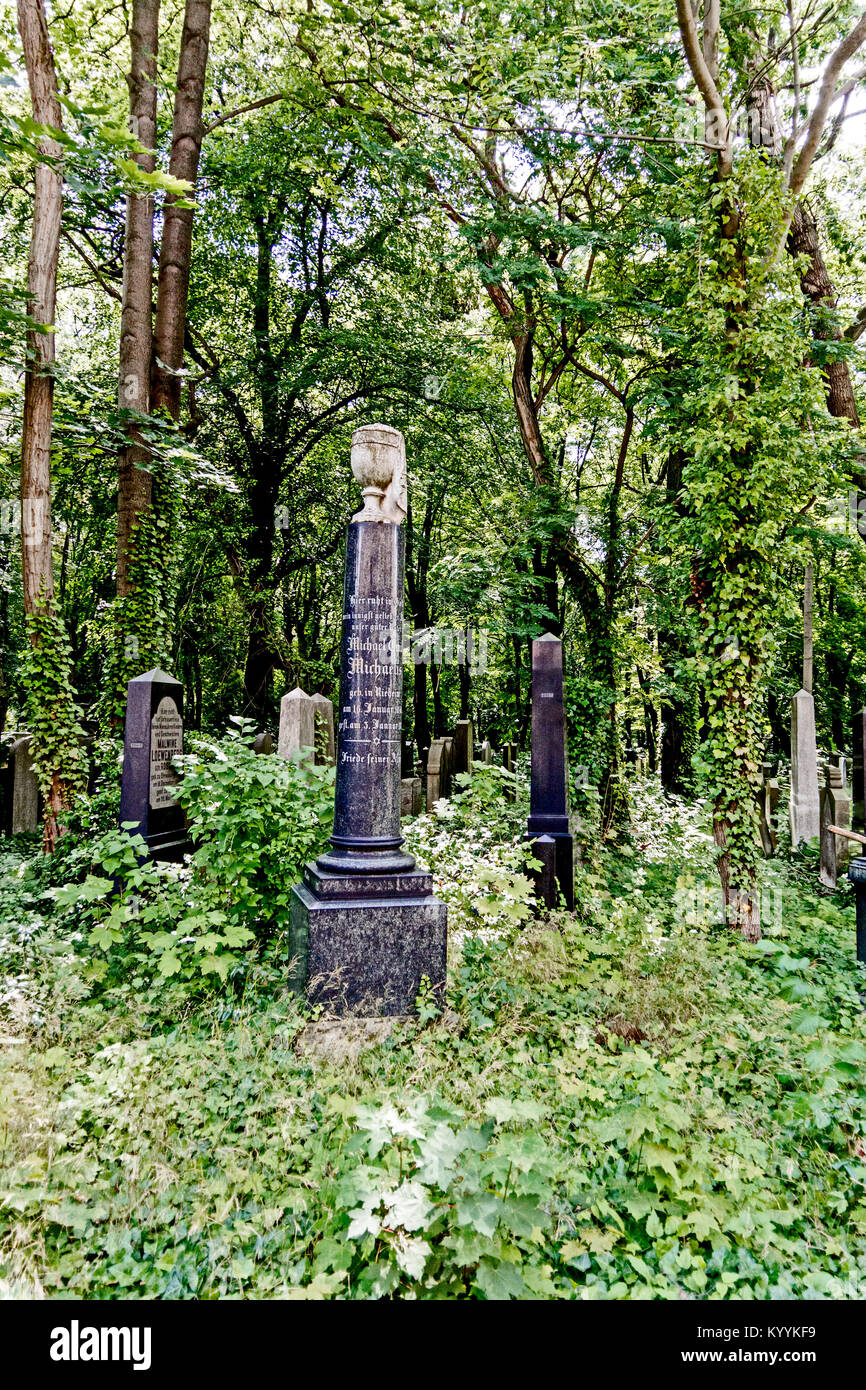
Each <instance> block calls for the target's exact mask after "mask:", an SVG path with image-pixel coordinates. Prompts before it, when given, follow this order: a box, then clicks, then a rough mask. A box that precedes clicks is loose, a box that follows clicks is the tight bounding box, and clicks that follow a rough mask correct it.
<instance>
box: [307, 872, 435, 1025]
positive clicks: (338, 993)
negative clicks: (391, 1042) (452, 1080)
mask: <svg viewBox="0 0 866 1390" xmlns="http://www.w3.org/2000/svg"><path fill="white" fill-rule="evenodd" d="M304 880H305V881H304V882H303V883H299V884H296V885H295V887H294V888H293V889H292V895H291V930H290V953H291V957H292V968H291V977H290V979H291V984H292V987H293V988H294V989H295V990H297V991H298V992H299V993H300V992H301V991H305V992H306V994H307V997H308V998H309V999H310V1000H311V1001H312V1002H313V1003H316V1004H322V1005H324V1006H325V1007H326V1008H327V1009H328V1010H329V1011H330V1012H331V1013H335V1014H338V1015H346V1014H354V1015H359V1016H362V1017H383V1016H393V1015H395V1014H410V1013H413V1012H414V1009H415V1001H416V999H417V997H418V990H419V988H420V985H421V978H422V976H424V975H426V976H427V979H428V980H429V981H430V984H431V986H432V987H433V989H434V990H435V991H436V992H437V996H438V997H439V999H440V1000H442V999H443V998H444V993H445V965H446V949H447V928H446V913H447V909H446V907H445V904H444V903H443V902H440V900H439V899H438V898H435V897H433V895H432V893H431V891H430V889H431V887H432V881H431V877H430V875H429V874H424V873H420V872H417V871H416V872H415V873H408V874H400V875H396V874H385V875H382V876H381V878H380V879H378V880H376V879H374V878H373V877H372V876H369V877H366V876H365V877H362V876H360V875H358V876H352V875H349V874H346V875H338V874H325V873H322V872H321V870H319V869H318V868H317V867H316V866H315V865H313V864H308V865H307V866H306V868H305V870H304ZM311 889H313V891H311Z"/></svg>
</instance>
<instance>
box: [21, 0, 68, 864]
mask: <svg viewBox="0 0 866 1390" xmlns="http://www.w3.org/2000/svg"><path fill="white" fill-rule="evenodd" d="M18 28H19V31H20V34H21V42H22V45H23V49H24V62H25V65H26V68H27V80H28V83H29V87H30V99H31V104H32V107H33V119H34V120H35V121H36V122H37V123H38V124H39V125H42V126H50V127H51V128H52V129H54V130H60V129H61V128H62V124H63V120H62V114H61V108H60V101H59V99H58V95H57V74H56V71H55V67H54V54H53V52H52V49H51V41H50V39H49V35H48V24H47V22H46V18H45V9H44V5H43V3H42V0H18ZM39 153H40V156H41V157H40V158H39V159H38V160H37V163H36V170H35V192H34V199H33V226H32V231H31V237H30V255H29V259H28V263H27V309H28V313H29V314H30V316H31V318H32V319H33V320H34V321H35V324H37V325H40V327H33V328H31V329H28V330H27V336H26V351H27V369H26V373H25V378H24V415H23V421H22V431H21V573H22V586H23V593H24V612H25V614H26V617H27V631H28V637H29V639H30V643H31V646H32V648H33V651H34V654H38V653H39V651H40V648H41V645H42V643H43V642H44V641H46V640H47V641H49V642H50V641H51V637H50V633H51V631H52V628H53V627H54V626H55V624H56V621H57V620H56V616H55V613H54V566H53V559H52V524H51V431H52V425H53V413H54V376H53V368H54V352H55V348H54V316H55V309H56V302H57V262H58V258H59V253H60V219H61V214H62V210H63V176H62V173H61V170H60V145H59V144H58V142H57V141H56V140H55V139H54V138H53V137H52V136H50V135H45V136H43V137H42V139H41V140H40V142H39ZM58 636H59V637H60V639H61V640H59V641H58V642H57V644H56V645H55V644H54V643H52V645H51V648H50V652H49V667H50V672H49V680H50V682H51V688H50V690H48V691H46V690H42V689H40V691H39V697H40V698H41V699H43V700H44V699H48V700H49V702H50V710H49V717H50V718H52V719H55V718H56V720H57V722H58V723H59V724H60V726H61V728H63V729H66V730H67V731H68V732H69V734H70V735H71V747H72V748H73V749H74V747H75V738H76V736H77V735H78V733H79V729H78V725H77V719H76V710H75V705H74V700H73V697H72V696H71V694H70V692H71V674H72V673H71V661H70V658H69V650H68V644H67V643H66V641H65V635H64V634H62V631H61V632H60V633H59V634H58ZM62 744H63V740H62V739H59V740H57V741H56V742H55V743H54V744H53V745H52V744H51V741H50V740H47V741H46V740H44V739H43V738H42V737H40V735H39V733H38V731H37V732H36V733H35V734H34V740H33V755H34V762H35V765H36V770H37V776H38V777H39V783H40V790H41V791H42V794H43V799H44V803H45V812H44V817H45V819H44V826H43V848H44V849H46V850H49V851H50V850H53V849H54V847H55V845H56V843H57V839H58V836H59V834H60V830H61V827H60V820H59V818H60V815H61V812H62V811H64V810H65V809H66V807H67V806H68V805H69V801H70V799H71V794H72V790H73V784H74V780H75V774H74V770H71V769H70V767H69V766H68V764H67V760H66V759H64V756H63V753H62V752H61V751H60V750H61V746H62ZM69 759H70V760H71V759H74V753H70V754H69Z"/></svg>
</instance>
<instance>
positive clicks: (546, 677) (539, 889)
mask: <svg viewBox="0 0 866 1390" xmlns="http://www.w3.org/2000/svg"><path fill="white" fill-rule="evenodd" d="M526 829H527V839H528V840H531V841H537V840H540V839H541V838H542V837H549V839H551V840H552V841H553V850H552V856H553V867H554V872H553V874H551V872H550V857H551V849H550V846H549V845H547V844H544V845H541V846H540V854H539V859H540V862H541V865H542V869H541V872H540V873H539V874H538V875H537V876H536V893H537V895H538V896H539V897H540V898H541V899H542V901H543V902H544V903H545V904H546V906H547V907H555V906H556V897H557V895H556V892H555V887H556V885H558V887H559V891H560V892H561V893H562V897H563V900H564V902H565V906H566V907H567V908H568V909H569V911H572V910H573V909H574V841H573V839H572V835H571V823H570V821H569V816H568V774H567V758H566V747H565V705H564V703H563V696H562V643H561V642H560V640H559V638H558V637H554V636H553V635H552V633H549V632H548V633H546V634H545V635H544V637H537V638H535V640H534V641H533V643H532V767H531V774H530V792H529V820H528V822H527V827H526Z"/></svg>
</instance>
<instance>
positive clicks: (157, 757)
mask: <svg viewBox="0 0 866 1390" xmlns="http://www.w3.org/2000/svg"><path fill="white" fill-rule="evenodd" d="M182 752H183V686H182V685H181V683H180V681H176V680H175V679H174V677H173V676H170V675H168V674H167V672H165V671H159V670H155V671H147V672H146V673H145V674H144V675H143V676H136V677H135V679H134V680H131V681H130V682H129V685H128V686H127V693H126V733H125V737H124V741H123V779H122V782H121V788H120V824H121V825H123V824H124V823H125V822H128V821H134V822H135V824H136V826H137V829H136V830H135V831H133V832H132V833H133V834H138V835H143V836H144V839H145V841H146V842H147V849H148V856H149V858H151V859H166V860H170V861H175V862H176V861H178V860H180V859H182V858H183V856H184V854H187V853H188V852H189V850H190V848H191V846H190V843H189V840H188V839H187V834H186V816H185V814H184V811H183V807H182V806H181V805H180V803H179V802H178V800H177V798H176V796H175V787H176V786H177V781H178V777H177V773H176V772H175V771H174V769H173V768H172V765H171V762H172V759H173V758H174V757H176V756H177V755H178V754H179V753H182Z"/></svg>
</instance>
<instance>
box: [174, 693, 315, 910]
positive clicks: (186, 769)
mask: <svg viewBox="0 0 866 1390" xmlns="http://www.w3.org/2000/svg"><path fill="white" fill-rule="evenodd" d="M232 723H233V725H234V728H233V729H230V730H229V732H228V733H227V734H226V736H225V737H224V738H222V739H215V740H211V739H198V740H195V741H194V743H193V752H192V753H190V754H187V755H185V756H184V757H183V758H182V759H179V760H178V761H179V765H180V766H182V768H183V780H182V782H181V784H180V787H179V789H178V798H179V800H180V802H181V804H182V805H183V807H184V809H185V810H186V812H187V817H188V823H189V831H190V834H191V836H192V838H193V840H194V841H195V843H196V845H197V848H196V852H195V854H194V856H193V868H194V873H195V876H196V878H200V879H201V881H202V882H203V884H205V885H206V887H207V891H208V892H209V893H212V894H214V895H215V896H216V897H219V898H220V899H221V900H223V901H224V902H225V903H226V905H227V911H228V912H229V915H230V917H231V919H232V920H233V921H235V922H237V923H239V924H240V923H242V922H251V923H255V924H257V925H260V926H261V928H262V930H263V931H264V932H265V933H266V934H271V933H273V932H280V931H283V930H284V929H286V928H287V927H288V922H289V894H290V891H291V887H292V884H293V883H295V882H297V880H298V879H299V878H300V875H301V870H302V868H303V865H304V864H305V863H306V861H307V860H308V859H311V858H315V856H316V855H317V854H320V853H321V852H322V850H323V848H324V846H325V842H326V841H327V838H328V836H329V835H330V833H331V830H332V829H333V815H334V769H333V767H330V766H328V765H326V764H325V765H319V764H314V763H311V762H309V761H308V760H305V761H302V762H289V761H287V759H285V758H281V757H280V756H279V755H278V754H276V753H271V754H261V755H259V754H256V753H255V752H254V751H253V746H252V745H253V739H254V737H255V732H256V730H255V724H254V723H253V722H252V721H251V720H245V719H234V720H232Z"/></svg>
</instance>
